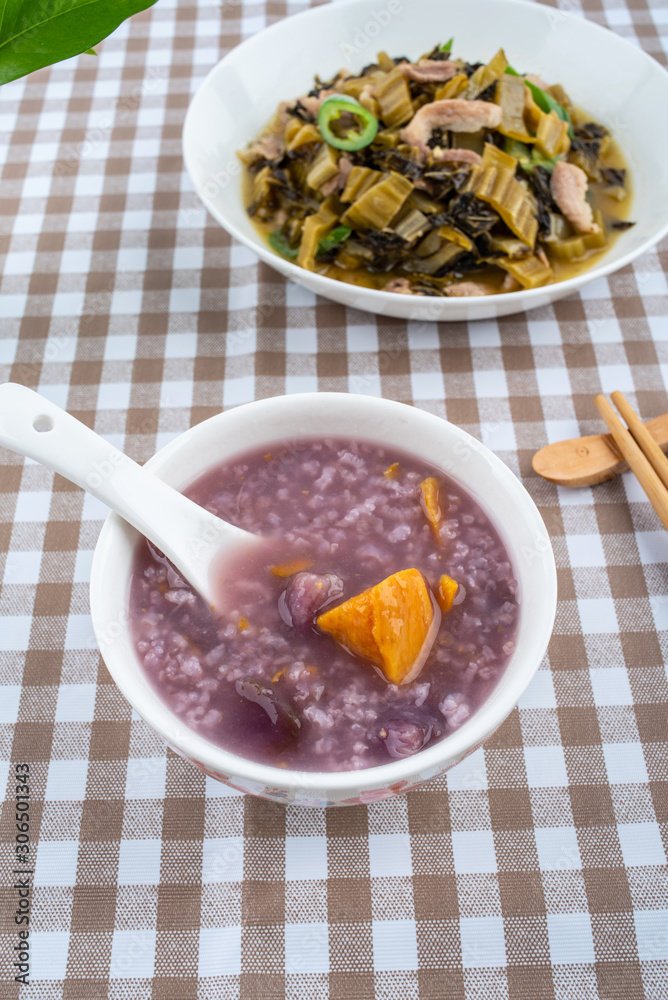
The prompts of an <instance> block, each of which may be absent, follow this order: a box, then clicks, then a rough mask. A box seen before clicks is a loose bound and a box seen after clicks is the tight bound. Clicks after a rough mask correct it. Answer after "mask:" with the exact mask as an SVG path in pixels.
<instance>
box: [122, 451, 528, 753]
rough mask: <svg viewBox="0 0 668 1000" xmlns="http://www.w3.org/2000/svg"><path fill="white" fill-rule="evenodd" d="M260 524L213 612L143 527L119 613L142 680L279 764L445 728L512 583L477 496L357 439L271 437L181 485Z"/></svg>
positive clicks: (245, 523)
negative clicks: (254, 549) (255, 546)
mask: <svg viewBox="0 0 668 1000" xmlns="http://www.w3.org/2000/svg"><path fill="white" fill-rule="evenodd" d="M186 492H187V494H188V496H190V497H191V498H192V499H193V500H195V501H196V502H197V503H199V504H201V505H203V506H205V507H207V508H208V509H209V510H211V511H213V512H214V513H215V514H217V515H218V516H220V517H222V518H224V519H225V520H227V521H231V522H232V523H234V524H237V525H239V526H240V527H242V528H245V529H246V530H247V531H250V532H253V533H255V534H258V535H263V536H264V537H265V538H266V545H264V546H260V547H259V554H255V555H254V556H253V558H252V559H249V558H248V557H246V558H245V559H244V561H243V562H240V563H239V565H238V566H235V567H234V572H232V573H229V572H228V574H227V576H228V578H229V579H231V581H232V582H228V584H227V586H226V594H225V610H224V611H223V612H221V613H220V614H218V615H214V614H213V612H212V611H211V609H210V608H208V607H207V606H206V605H205V604H204V603H203V602H202V601H201V600H200V598H199V596H198V595H197V594H196V593H195V592H194V591H193V590H192V588H191V587H190V586H189V585H188V584H187V583H186V582H185V581H184V580H183V579H182V578H181V577H180V576H179V574H178V573H177V572H176V571H175V570H174V568H173V567H172V566H171V565H170V564H169V563H168V562H167V561H166V560H165V558H164V557H163V556H162V555H161V553H159V552H157V551H156V550H155V549H154V548H153V547H152V546H150V545H149V544H148V543H147V542H143V543H142V545H141V546H140V548H139V550H138V552H137V555H136V557H135V565H134V572H133V579H132V586H131V593H130V618H131V627H132V632H133V636H134V642H135V646H136V649H137V652H138V655H139V657H140V660H141V662H142V663H143V665H144V669H145V670H146V673H147V675H148V677H149V678H150V680H151V682H152V684H153V686H154V687H155V689H156V690H157V692H158V693H159V694H160V696H161V697H162V698H163V700H164V701H165V702H166V703H167V705H168V706H169V707H170V708H171V710H172V711H173V712H174V713H175V714H176V715H177V716H179V717H180V718H181V719H182V720H183V721H184V722H185V723H186V724H187V725H188V726H190V727H191V728H192V729H194V730H196V731H197V732H199V733H201V734H202V735H203V736H205V737H206V738H208V739H210V740H211V741H213V742H214V743H217V744H218V745H220V746H221V747H223V748H225V749H226V750H229V751H230V752H232V753H235V754H238V755H240V756H242V757H246V758H249V759H252V760H257V761H260V762H262V763H266V764H273V765H275V766H279V767H285V768H290V769H295V770H309V771H345V770H354V769H359V768H364V767H374V766H376V765H379V764H384V763H388V762H389V761H390V760H392V759H397V758H401V757H407V756H409V755H411V754H414V753H416V752H418V751H419V750H421V749H422V748H423V747H427V746H430V745H431V744H433V743H435V742H437V741H438V740H440V739H442V738H443V737H445V736H447V735H448V733H451V732H453V730H455V729H456V728H457V727H459V726H461V725H462V724H463V723H464V722H465V721H466V720H467V719H468V718H469V716H470V715H471V714H472V713H473V712H475V710H476V709H477V708H479V706H480V705H481V704H482V703H483V702H484V701H485V699H486V698H487V696H488V695H489V693H490V691H491V690H492V688H493V687H494V685H495V684H496V682H497V679H498V677H499V675H500V673H501V672H502V671H503V669H504V667H505V665H506V663H507V661H508V659H509V657H510V655H511V653H512V651H513V649H514V638H515V632H516V625H517V617H518V610H519V609H518V600H517V585H516V582H515V579H514V575H513V568H512V566H511V563H510V560H509V558H508V554H507V552H506V551H505V548H504V546H503V544H502V543H501V541H500V539H499V536H498V535H497V533H496V531H495V529H494V527H493V526H492V524H491V523H490V521H489V518H488V517H487V516H486V515H485V514H484V512H483V511H482V510H481V509H480V507H479V506H478V505H477V503H476V502H475V500H474V499H473V498H472V497H470V496H469V495H468V494H467V493H466V491H465V490H464V489H463V488H462V487H461V486H460V485H459V484H458V483H456V482H455V481H453V480H452V479H450V478H449V477H448V476H446V475H445V474H444V473H442V472H440V471H438V470H437V469H434V468H433V467H431V466H429V465H427V464H426V463H424V462H422V461H419V460H417V459H415V458H413V457H412V456H411V455H409V454H406V453H403V452H399V451H395V450H392V451H390V449H388V448H387V447H386V446H380V445H378V444H374V443H373V442H368V441H364V440H329V439H326V440H322V439H319V440H301V439H300V440H297V441H295V442H282V443H278V444H276V445H273V446H270V447H268V448H264V449H263V450H262V451H254V452H252V453H248V454H244V455H242V456H240V457H238V458H237V459H236V460H235V461H232V462H228V463H226V464H225V465H222V466H220V467H218V468H215V469H213V470H212V471H210V472H208V473H206V474H205V475H204V476H202V477H201V478H200V479H198V480H197V481H196V482H195V483H194V484H193V485H192V486H190V488H189V489H188V490H187V491H186Z"/></svg>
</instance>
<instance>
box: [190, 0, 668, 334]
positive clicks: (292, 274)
mask: <svg viewBox="0 0 668 1000" xmlns="http://www.w3.org/2000/svg"><path fill="white" fill-rule="evenodd" d="M360 2H364V0H338V2H337V3H336V8H337V10H338V9H341V8H345V7H355V6H358V5H360ZM411 2H418V3H419V2H420V0H411ZM475 3H476V0H467V6H468V8H469V9H471V7H472V6H473V5H474V4H475ZM496 3H497V4H498V5H499V6H502V5H507V6H510V7H515V8H517V9H518V10H517V14H516V15H515V16H517V17H521V12H522V11H527V10H531V11H532V12H533V13H535V12H536V11H540V12H541V13H543V15H544V17H545V18H546V19H548V20H549V19H550V17H554V16H555V15H558V16H559V18H560V19H563V20H568V21H570V22H577V24H578V25H579V27H580V28H581V29H582V30H585V31H591V32H593V34H594V41H595V40H596V39H597V38H598V39H601V38H605V39H606V44H610V45H612V46H615V45H617V46H619V47H621V50H622V53H621V54H622V55H623V54H624V52H626V53H628V52H632V53H633V57H634V58H636V59H639V60H640V61H641V62H642V61H644V63H645V65H646V67H647V68H648V69H649V70H651V72H653V73H654V74H656V75H657V78H661V77H663V78H664V85H666V86H667V87H668V70H666V69H664V67H663V66H661V64H660V63H659V62H658V61H657V60H656V59H653V58H652V56H650V55H649V54H648V53H647V52H645V51H644V49H640V48H638V47H636V46H635V45H633V44H632V43H631V42H630V41H628V40H627V39H626V38H623V37H622V36H621V35H618V34H616V32H614V31H612V30H611V29H610V28H607V27H604V26H603V25H600V24H597V23H596V22H595V21H592V20H590V19H589V18H587V17H584V18H581V17H576V16H575V15H574V14H571V13H569V12H567V11H561V10H558V9H557V10H555V8H552V7H546V6H545V7H543V5H541V4H538V3H535V2H533V0H496ZM331 6H332V4H319V5H318V6H316V7H310V8H309V9H308V10H304V11H300V12H298V13H296V14H288V15H286V16H284V17H282V18H280V19H279V20H278V21H275V22H274V23H273V24H270V25H267V26H266V27H265V28H263V29H262V31H260V32H257V33H256V34H254V35H251V36H249V37H248V38H246V39H244V40H243V41H242V42H240V43H239V44H238V45H235V46H234V47H233V48H232V49H230V51H229V52H227V53H226V54H225V55H224V56H223V57H222V58H221V59H220V60H219V61H218V62H217V63H216V65H215V66H213V67H212V68H211V69H210V70H209V72H208V73H207V74H206V76H205V77H204V78H203V79H202V81H201V82H200V84H199V86H198V87H197V90H196V91H195V93H194V94H193V95H192V97H191V100H190V103H189V105H188V109H187V111H186V115H185V119H184V123H183V130H182V136H181V143H182V151H183V160H184V163H185V167H186V170H187V172H188V175H189V177H190V179H191V181H192V184H193V187H194V188H195V192H196V194H197V196H198V198H199V199H200V200H201V201H202V203H203V205H204V206H205V208H206V209H207V211H208V212H210V213H211V215H213V217H214V218H215V219H216V221H217V222H218V223H219V224H220V225H221V226H222V227H223V228H224V229H225V230H226V231H227V232H228V233H229V234H230V235H231V236H233V237H234V238H235V239H237V240H239V241H240V242H241V243H243V244H244V246H246V247H248V249H249V250H252V251H253V253H255V254H256V255H257V256H258V257H259V258H260V259H261V260H263V261H264V262H265V263H266V264H268V265H269V266H270V267H273V268H275V269H277V270H279V272H280V273H282V274H284V275H285V276H286V277H289V278H293V279H294V280H295V281H297V282H299V281H300V279H301V280H302V281H303V273H304V268H301V267H299V266H298V265H297V264H294V263H293V262H292V261H290V260H287V259H286V258H283V257H280V256H279V255H278V254H276V253H274V252H273V251H272V250H271V248H270V247H269V246H268V245H266V244H265V243H263V242H262V241H261V240H260V239H259V238H258V239H257V240H255V239H252V238H251V237H250V236H248V235H247V234H246V233H244V232H243V231H242V230H241V229H239V228H238V227H237V226H236V224H235V223H234V222H232V221H230V220H229V219H228V218H227V216H226V215H225V214H224V213H223V212H221V211H219V209H218V207H217V205H216V204H214V203H213V202H211V201H209V200H208V199H207V198H206V197H205V196H204V194H203V192H201V191H200V189H199V187H198V184H197V182H196V180H195V178H196V176H197V171H196V169H195V165H194V160H193V157H194V154H193V153H192V152H191V150H190V144H189V141H188V137H189V135H190V131H191V123H192V120H193V118H194V116H195V113H196V112H195V110H194V109H195V107H196V103H197V100H198V97H199V95H200V93H201V92H203V91H204V89H205V88H206V87H208V86H210V85H211V82H212V80H213V79H214V78H215V77H216V75H217V74H218V73H219V72H222V71H223V70H221V67H223V66H224V65H228V64H229V63H232V62H234V61H235V60H236V59H239V58H242V57H243V52H244V51H245V50H246V48H250V49H252V47H253V45H254V44H255V42H256V39H257V38H258V37H259V36H260V35H265V34H266V33H270V32H271V33H273V32H275V31H278V30H279V29H280V28H281V25H282V24H283V23H284V22H285V21H286V20H290V21H291V22H293V21H294V20H295V19H296V20H301V19H305V18H309V19H316V18H320V17H327V16H330V15H329V14H325V13H323V12H324V11H328V10H329V8H330V7H331ZM239 53H241V54H239ZM667 93H668V91H667ZM667 233H668V215H667V216H666V218H665V219H664V221H663V222H662V223H661V224H660V225H659V226H658V228H657V229H656V230H655V231H653V232H652V233H651V234H650V235H649V236H647V237H646V239H645V240H643V242H642V243H640V244H639V245H638V246H637V247H634V248H633V249H631V250H628V251H627V252H626V253H625V254H624V255H623V256H622V257H621V258H619V259H617V260H614V261H608V262H607V263H606V256H607V254H606V255H605V256H604V257H603V259H602V261H601V262H600V263H599V264H597V265H596V267H593V268H591V269H590V270H585V271H582V272H581V273H580V274H576V275H574V276H573V277H571V278H567V279H565V280H564V281H558V282H553V283H552V284H549V285H542V286H540V287H538V288H529V289H526V288H522V289H518V290H516V291H514V292H503V293H495V294H494V295H485V296H484V297H482V299H481V301H484V303H485V304H486V305H488V306H489V308H490V311H493V310H494V308H495V306H497V305H499V304H500V303H501V302H503V303H505V304H510V303H511V302H517V304H518V310H521V309H525V308H526V309H531V308H533V307H535V306H539V305H543V304H544V302H545V294H546V290H550V289H556V288H558V289H559V298H562V297H565V296H567V295H569V294H570V293H572V292H576V291H578V290H579V289H580V288H582V287H583V286H584V285H585V284H589V283H590V282H592V281H596V280H597V279H598V278H603V277H606V276H607V275H608V274H610V273H612V272H613V271H618V270H620V269H621V268H623V267H626V266H627V265H628V264H631V263H632V262H633V261H634V260H636V259H637V258H638V257H640V256H642V254H644V253H646V251H647V250H649V249H650V248H651V247H653V246H655V245H656V244H657V243H658V242H659V241H660V240H661V239H663V237H664V236H665V235H666V234H667ZM277 262H278V264H277ZM279 265H280V266H279ZM308 275H309V285H310V286H312V287H313V288H314V290H315V291H316V293H317V294H321V295H322V296H323V297H324V298H329V297H330V296H329V295H328V289H330V288H331V287H332V282H334V283H335V284H337V285H338V284H341V282H337V281H336V279H335V278H329V277H327V276H326V275H322V274H317V273H316V272H311V271H309V272H308ZM353 287H354V289H355V293H356V295H359V296H360V302H363V301H364V300H366V301H367V302H368V306H362V305H360V306H359V308H368V309H369V311H371V312H373V313H376V314H382V313H383V310H382V309H381V308H380V306H381V304H382V303H385V304H388V303H391V302H392V301H393V300H394V299H396V293H393V292H386V291H383V290H382V289H376V288H367V287H366V286H364V285H354V286H353ZM414 298H416V299H418V298H419V297H418V296H414ZM520 300H521V301H520ZM425 302H426V303H428V304H431V308H432V309H434V310H436V309H438V310H439V311H441V310H442V311H443V312H444V313H445V312H447V309H448V308H450V309H451V310H452V311H453V312H454V311H455V306H454V305H451V306H450V307H448V306H443V305H442V303H444V302H454V303H457V302H460V303H461V299H457V298H455V299H452V298H448V297H447V296H444V297H439V298H437V299H425V300H424V302H421V306H422V307H424V303H425ZM374 303H375V306H374ZM421 318H428V317H421ZM433 318H434V319H435V320H439V319H444V318H445V317H441V316H440V315H438V316H434V317H433Z"/></svg>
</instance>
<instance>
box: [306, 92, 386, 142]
mask: <svg viewBox="0 0 668 1000" xmlns="http://www.w3.org/2000/svg"><path fill="white" fill-rule="evenodd" d="M344 112H348V114H352V115H354V116H355V118H357V119H359V121H360V123H361V126H362V128H361V131H359V132H355V131H354V130H353V129H350V130H349V132H348V134H347V135H346V136H345V138H343V137H340V136H338V135H335V134H334V133H333V132H332V129H331V127H330V125H331V123H333V122H335V121H336V120H337V118H340V117H341V115H342V114H343V113H344ZM318 128H319V129H320V134H321V135H322V137H323V139H324V140H325V142H326V143H327V144H328V145H329V146H334V148H335V149H343V150H345V151H346V152H351V153H352V152H354V151H355V150H356V149H364V147H365V146H369V145H370V144H371V143H372V142H373V140H374V139H375V137H376V132H377V131H378V119H377V118H376V116H375V115H372V114H371V112H370V111H367V109H366V108H364V107H362V105H361V104H360V103H359V101H356V100H355V98H354V97H348V96H347V95H346V94H336V95H333V96H332V97H327V98H325V100H324V101H323V102H322V104H321V105H320V110H319V111H318Z"/></svg>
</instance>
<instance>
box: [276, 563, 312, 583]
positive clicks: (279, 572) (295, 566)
mask: <svg viewBox="0 0 668 1000" xmlns="http://www.w3.org/2000/svg"><path fill="white" fill-rule="evenodd" d="M312 565H313V560H312V559H292V560H291V561H290V562H286V563H279V564H278V566H272V567H271V572H272V573H273V574H274V576H280V577H281V578H283V579H285V577H286V576H294V574H295V573H301V571H302V570H304V569H310V567H311V566H312Z"/></svg>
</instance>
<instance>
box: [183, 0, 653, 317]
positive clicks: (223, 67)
mask: <svg viewBox="0 0 668 1000" xmlns="http://www.w3.org/2000/svg"><path fill="white" fill-rule="evenodd" d="M451 36H454V39H455V45H454V51H455V54H456V55H457V56H461V57H463V58H467V59H469V60H470V61H472V62H474V61H485V60H488V59H490V58H491V57H492V56H493V55H494V53H495V52H496V51H497V49H498V48H499V47H500V46H503V48H504V49H505V51H506V55H507V56H508V60H509V62H510V63H511V65H513V66H515V67H517V68H518V69H520V70H521V71H522V72H533V73H538V74H539V75H540V76H541V77H543V78H544V79H545V80H547V81H549V82H554V83H557V82H558V83H561V84H562V85H563V86H564V87H565V89H566V91H567V92H568V94H569V95H570V96H571V98H572V100H573V101H575V103H576V104H578V105H580V106H582V107H583V108H586V110H587V111H588V112H590V113H591V114H592V116H593V117H594V118H596V119H597V120H598V121H600V122H602V123H604V124H605V125H607V126H608V128H610V129H611V131H612V133H613V135H614V136H615V138H616V139H617V141H618V142H619V144H620V145H621V147H622V149H623V151H624V153H625V155H626V158H627V160H628V163H629V167H630V170H631V178H632V184H633V191H634V194H633V211H632V215H633V219H634V220H635V221H636V225H635V226H634V228H633V229H630V230H628V231H627V232H624V233H622V234H621V236H620V237H619V239H618V240H617V242H616V243H615V245H614V246H613V248H612V249H611V250H610V251H609V252H608V253H607V254H606V255H605V257H604V258H603V260H602V262H601V263H600V264H599V265H598V266H597V267H595V268H593V269H591V270H590V271H586V272H585V273H584V274H581V275H578V276H577V277H575V278H570V279H569V280H568V281H563V282H559V283H558V284H555V285H548V286H546V287H544V288H536V289H533V290H530V291H519V292H513V293H510V294H506V295H493V296H486V297H483V298H475V299H447V298H443V299H441V298H436V299H431V298H428V299H425V298H421V297H419V296H409V295H397V294H393V293H391V292H380V291H375V290H373V289H369V288H361V287H358V286H355V285H349V284H346V283H344V282H342V281H334V280H333V279H331V278H325V277H323V276H321V275H318V274H313V273H311V272H309V271H306V270H304V269H303V268H300V267H297V266H296V264H292V263H290V262H289V261H286V260H284V259H283V258H282V257H279V256H277V255H276V254H275V253H274V252H273V251H272V250H271V249H270V247H269V246H268V245H267V244H266V243H265V242H264V241H263V239H262V238H261V237H260V236H259V235H258V233H257V231H256V230H255V229H254V227H253V225H252V223H251V221H250V220H249V218H248V216H247V214H246V211H245V209H244V205H243V201H242V197H241V164H240V162H239V160H238V159H237V156H236V151H237V150H238V149H242V148H243V147H244V146H246V145H247V143H248V142H249V141H250V140H251V139H253V138H254V136H255V135H256V134H257V133H258V132H259V131H260V129H261V128H262V127H263V126H264V125H265V124H266V123H267V122H268V121H269V119H270V118H271V116H272V114H273V112H274V111H275V110H276V107H277V105H278V103H279V101H281V100H290V99H292V98H296V97H298V96H299V95H300V94H303V93H306V92H308V90H309V89H310V88H311V87H312V86H313V76H314V74H315V73H317V74H318V75H319V76H320V77H321V78H322V79H323V80H326V79H329V78H331V77H332V76H333V75H334V74H335V73H336V72H337V70H339V69H340V68H341V67H342V66H345V67H347V68H348V69H350V70H351V71H353V72H359V70H361V69H362V67H363V66H364V65H366V64H367V63H369V62H373V61H374V59H375V55H376V52H377V51H379V50H381V49H384V50H385V51H386V52H388V53H389V54H390V55H392V56H396V55H406V56H408V57H409V58H417V57H418V56H419V55H421V54H422V53H423V52H425V51H428V50H429V49H431V48H432V47H433V46H434V45H435V44H436V43H437V42H439V41H441V42H442V41H445V40H446V39H448V38H450V37H451ZM667 106H668V73H666V72H665V71H664V70H663V69H662V68H661V66H659V64H658V63H657V62H655V61H654V60H653V59H651V58H650V57H649V56H647V55H646V54H645V53H644V52H642V51H641V50H640V49H636V48H635V47H634V46H633V45H631V44H630V43H628V42H626V41H624V40H623V39H621V38H619V37H618V36H617V35H614V34H613V33H612V32H610V31H607V30H606V29H604V28H600V27H599V26H598V25H596V24H592V23H591V22H589V21H585V20H581V19H580V18H576V17H573V16H571V15H567V14H564V13H562V12H561V11H558V10H553V9H550V8H548V7H544V6H542V5H540V4H537V3H524V2H522V0H466V2H465V3H463V2H462V0H353V2H344V3H336V4H327V5H325V6H322V7H315V8H313V9H311V10H308V11H305V12H304V13H303V14H298V15H296V16H293V17H289V18H286V19H284V20H282V21H279V22H278V23H277V24H274V25H272V27H270V28H267V29H266V30H265V31H261V32H260V33H259V34H257V35H254V36H253V37H252V38H249V39H248V40H247V41H245V42H243V44H241V45H239V46H237V48H235V49H233V50H232V52H230V53H229V54H228V55H227V56H225V58H224V59H222V60H221V61H220V62H219V63H218V65H217V66H216V67H215V68H214V69H213V70H212V71H211V72H210V73H209V75H208V76H207V77H206V79H205V80H204V81H203V82H202V84H201V86H200V88H199V90H198V91H197V93H196V94H195V96H194V97H193V100H192V102H191V104H190V107H189V109H188V113H187V115H186V120H185V125H184V129H183V153H184V158H185V163H186V167H187V169H188V172H189V174H190V177H191V179H192V182H193V184H194V186H195V190H196V191H197V193H198V195H199V196H200V198H201V199H202V201H203V202H204V204H205V205H206V207H207V208H208V209H209V211H210V212H211V214H212V215H213V216H214V218H216V219H217V220H218V222H220V224H221V225H222V226H224V228H225V229H227V231H228V232H229V233H231V235H232V236H234V237H235V238H236V239H238V240H240V241H241V242H242V243H244V244H245V245H246V246H248V247H250V248H251V249H252V250H254V251H255V253H256V254H257V255H258V257H260V258H261V259H262V260H264V261H266V262H267V264H270V265H271V267H273V268H275V269H276V270H277V271H280V272H281V274H284V275H286V276H287V277H288V278H292V280H293V281H296V282H298V283H299V284H301V285H304V286H305V287H306V288H310V289H311V290H312V291H314V292H317V293H318V294H319V295H324V296H326V297H327V298H330V299H333V300H334V301H336V302H341V303H343V304H345V305H348V306H354V307H355V308H357V309H365V310H367V311H369V312H374V313H381V314H383V315H386V316H398V317H402V318H410V319H422V320H465V319H487V318H490V317H493V316H504V315H508V314H509V313H513V312H517V311H519V310H521V309H532V308H535V307H536V306H539V305H544V304H546V303H547V302H553V301H555V300H556V299H559V298H562V297H563V296H565V295H569V294H570V293H571V292H574V291H576V290H577V289H578V288H581V287H582V286H583V285H585V284H587V283H588V282H590V281H593V280H594V279H596V278H599V277H601V275H604V274H609V273H610V272H611V271H616V270H617V269H618V268H620V267H623V266H624V265H625V264H628V263H630V262H631V261H632V260H634V259H635V258H636V257H638V256H639V254H641V253H643V251H644V250H646V249H647V248H648V247H650V246H652V244H654V243H656V242H657V241H658V240H659V239H660V238H661V236H663V235H664V234H665V233H666V231H668V132H666V129H665V128H664V119H665V114H664V111H663V110H662V109H664V108H666V107H667Z"/></svg>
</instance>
